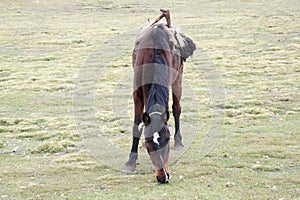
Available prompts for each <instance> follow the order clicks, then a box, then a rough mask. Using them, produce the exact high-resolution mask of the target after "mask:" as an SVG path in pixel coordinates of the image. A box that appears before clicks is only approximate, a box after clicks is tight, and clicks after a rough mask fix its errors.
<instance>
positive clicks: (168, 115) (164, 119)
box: [161, 110, 170, 123]
mask: <svg viewBox="0 0 300 200" xmlns="http://www.w3.org/2000/svg"><path fill="white" fill-rule="evenodd" d="M161 117H162V120H163V121H164V122H165V123H167V122H168V120H169V118H170V113H169V111H167V110H166V111H165V112H164V113H163V114H162V115H161Z"/></svg>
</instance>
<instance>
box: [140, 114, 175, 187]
mask: <svg viewBox="0 0 300 200" xmlns="http://www.w3.org/2000/svg"><path fill="white" fill-rule="evenodd" d="M168 119H169V112H168V111H166V110H164V111H162V112H158V111H154V112H149V113H147V112H145V113H144V114H143V116H142V121H143V122H142V124H141V125H140V126H139V128H140V129H141V128H143V127H144V135H145V140H146V147H147V151H148V153H149V155H150V158H151V161H152V163H153V165H154V167H155V170H156V178H157V180H158V181H159V182H160V183H168V181H169V173H168V158H169V140H170V131H169V126H168V123H167V122H168Z"/></svg>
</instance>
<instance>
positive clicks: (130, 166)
mask: <svg viewBox="0 0 300 200" xmlns="http://www.w3.org/2000/svg"><path fill="white" fill-rule="evenodd" d="M133 99H134V124H133V127H132V134H133V140H132V146H131V152H130V154H129V160H128V161H127V162H126V164H125V169H124V171H129V172H134V171H135V168H136V160H137V157H138V146H139V141H140V137H141V134H142V131H141V130H138V126H139V124H140V123H141V122H142V119H141V116H142V113H143V109H144V104H143V95H142V89H138V90H136V91H135V92H134V93H133Z"/></svg>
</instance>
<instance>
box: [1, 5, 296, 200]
mask: <svg viewBox="0 0 300 200" xmlns="http://www.w3.org/2000/svg"><path fill="white" fill-rule="evenodd" d="M161 7H168V8H170V9H171V12H172V22H174V24H176V25H177V26H179V27H180V28H181V30H182V31H183V32H184V33H186V34H187V35H188V36H190V37H191V38H193V40H194V41H195V42H196V44H197V46H198V49H202V50H204V52H206V55H207V56H208V57H209V58H210V60H211V61H212V62H213V63H214V66H215V69H216V71H217V73H219V74H220V75H221V77H222V88H223V92H224V93H225V95H226V102H223V103H222V104H220V105H218V106H219V109H220V110H221V111H222V113H223V114H224V117H223V118H222V119H223V120H221V122H222V123H223V122H224V123H223V125H222V128H221V130H220V131H219V132H218V137H214V138H213V141H212V143H211V144H210V145H211V146H214V148H213V149H212V151H210V153H208V154H207V155H205V156H203V155H201V154H199V149H201V148H203V146H205V144H203V137H204V135H205V133H206V132H207V131H208V129H209V123H210V122H211V119H214V117H215V116H214V115H213V113H212V109H213V105H212V94H211V93H210V92H211V91H210V90H209V87H208V86H207V80H205V76H203V75H201V74H199V73H198V74H197V73H195V71H197V69H201V67H202V66H201V62H198V60H199V59H201V58H198V57H197V54H195V56H194V57H193V58H191V59H189V61H188V62H187V63H186V65H185V70H184V81H185V83H186V84H185V85H186V87H185V88H184V89H186V91H187V90H189V91H192V92H187V93H185V95H184V96H183V105H184V106H183V114H182V115H183V117H182V118H183V122H182V123H183V124H186V126H187V127H189V126H188V125H189V124H190V125H191V126H193V127H194V128H191V129H190V128H186V129H185V131H184V132H183V137H184V138H186V139H187V138H189V134H193V135H195V138H192V139H194V140H193V141H191V144H190V145H189V146H188V147H187V151H186V152H185V153H184V154H183V155H182V156H181V157H180V158H179V159H177V160H176V161H174V162H173V163H172V164H171V166H170V170H171V176H172V177H171V181H170V183H169V184H167V185H160V184H158V183H156V180H155V177H154V173H152V172H151V173H134V174H125V173H121V172H119V171H118V170H114V169H111V168H110V167H109V166H106V165H103V164H101V162H99V161H98V160H97V159H95V158H94V157H93V155H92V154H91V152H90V151H89V148H85V146H84V145H83V144H82V140H83V139H82V135H81V133H80V131H79V129H80V127H78V126H79V125H78V123H77V122H76V119H74V113H75V111H74V101H76V99H75V100H74V95H75V97H76V94H75V93H76V87H78V85H80V84H81V83H80V82H79V81H80V80H79V81H78V77H79V76H80V73H81V72H82V70H84V69H87V67H88V66H92V67H95V69H98V68H100V71H101V69H102V68H101V67H103V62H104V61H105V62H106V61H110V63H107V64H106V65H107V66H105V70H103V71H102V72H101V75H100V74H99V75H98V77H97V79H93V81H94V82H93V81H92V83H93V84H94V85H92V89H94V90H95V92H94V94H93V99H92V100H93V104H92V105H93V106H94V107H93V109H94V116H95V118H96V119H97V123H99V129H100V130H101V132H102V133H103V136H104V137H105V138H107V139H108V140H109V141H110V142H112V143H114V144H115V145H117V146H119V147H120V149H122V150H124V151H125V153H126V155H127V152H128V153H129V150H130V140H131V126H132V101H131V94H130V92H129V93H128V92H127V91H131V82H130V80H131V79H130V70H131V67H127V66H131V60H130V59H131V58H130V56H131V55H130V54H131V49H132V47H133V44H132V43H131V42H132V39H134V34H135V33H137V32H138V30H139V28H140V26H141V25H142V24H144V23H145V21H146V19H147V18H151V19H154V18H156V17H157V16H158V15H159V14H160V13H159V8H161ZM299 10H300V3H299V1H296V0H287V1H280V0H276V1H270V0H266V1H222V0H220V1H216V0H210V1H196V0H191V1H188V2H187V1H182V0H178V1H164V2H163V3H158V2H155V1H138V2H137V1H132V0H120V1H102V0H99V1H94V0H88V1H80V0H63V1H43V0H39V1H7V0H3V1H1V2H0V19H1V23H0V30H1V35H0V38H1V41H0V42H1V47H0V199H286V200H287V199H300V178H299V177H300V130H299V122H300V118H299V117H300V107H299V105H300V104H299V94H300V91H299V86H300V69H299V66H300V50H299V47H300V14H299ZM128 32H129V33H130V34H131V33H132V37H129V36H128V37H124V33H128ZM108 38H112V39H115V40H118V41H114V40H109V39H108ZM124 38H125V39H127V38H128V39H129V40H128V41H123V40H124ZM107 40H108V41H110V43H109V44H107V42H106V43H105V41H107ZM104 46H106V47H107V46H111V49H115V51H113V50H110V51H107V52H106V51H105V50H106V49H104V48H103V47H104ZM97 55H99V56H97ZM98 70H99V69H98ZM100 71H97V73H100ZM197 72H199V70H198V71H197ZM97 73H96V75H97ZM92 76H93V73H91V77H92ZM95 80H96V82H95ZM127 80H129V81H127ZM117 83H120V84H117ZM122 84H123V85H122ZM119 85H121V86H123V90H122V87H121V86H120V87H121V89H120V87H119ZM116 88H117V89H116ZM119 90H120V91H126V92H124V95H123V94H122V93H121V95H120V92H118V91H119ZM74 91H75V92H74ZM115 91H117V92H115ZM86 92H87V93H88V92H89V91H86ZM189 94H192V96H189ZM191 98H192V100H195V99H196V100H195V101H193V103H192V104H191V103H190V100H191ZM79 103H83V104H82V108H83V109H82V111H80V110H76V112H79V115H80V112H82V113H85V111H84V109H85V107H84V102H79ZM79 105H80V104H79ZM116 105H117V108H119V107H122V105H124V107H125V108H126V109H125V110H128V111H126V112H128V113H125V114H124V115H122V116H117V115H116V114H115V113H120V112H118V111H115V112H112V110H113V109H112V108H113V107H114V106H116ZM118 106H119V107H118ZM79 107H80V106H79ZM194 113H197V116H198V118H197V119H192V117H189V116H193V117H195V116H194V115H193V114H194ZM76 114H78V113H76ZM197 120H198V121H197ZM196 121H197V124H195V123H196ZM217 122H218V123H219V121H217ZM171 123H172V122H171ZM195 127H196V131H198V132H196V133H195V132H194V131H195V130H194V129H195ZM189 131H190V132H193V133H189ZM99 148H101V147H99ZM171 153H172V152H171Z"/></svg>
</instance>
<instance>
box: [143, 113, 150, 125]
mask: <svg viewBox="0 0 300 200" xmlns="http://www.w3.org/2000/svg"><path fill="white" fill-rule="evenodd" d="M142 121H143V122H144V124H145V126H147V125H149V124H150V123H151V119H150V116H149V114H148V113H146V112H144V114H143V116H142Z"/></svg>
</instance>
